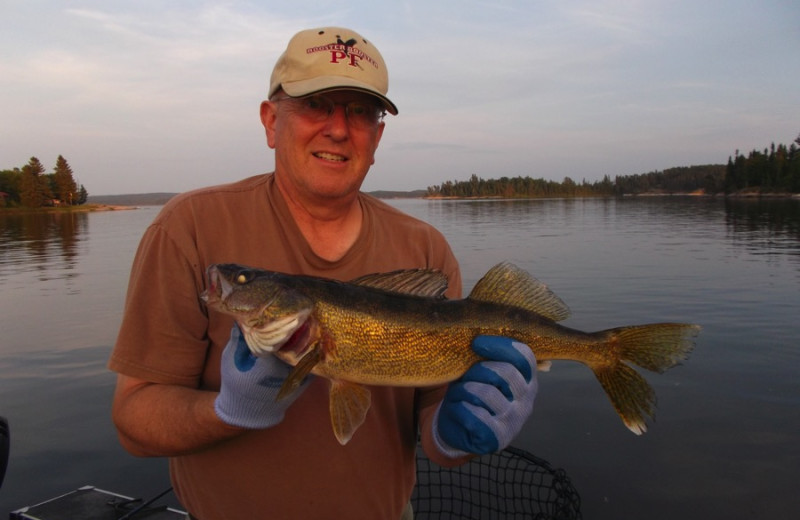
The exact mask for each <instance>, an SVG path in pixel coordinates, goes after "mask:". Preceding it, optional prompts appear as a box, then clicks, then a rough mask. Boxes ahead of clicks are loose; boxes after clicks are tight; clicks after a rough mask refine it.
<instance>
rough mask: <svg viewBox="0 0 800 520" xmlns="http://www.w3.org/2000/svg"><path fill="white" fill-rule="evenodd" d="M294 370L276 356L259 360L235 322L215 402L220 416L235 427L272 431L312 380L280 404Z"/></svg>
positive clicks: (223, 357)
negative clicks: (283, 385)
mask: <svg viewBox="0 0 800 520" xmlns="http://www.w3.org/2000/svg"><path fill="white" fill-rule="evenodd" d="M291 370H292V367H291V366H289V365H288V364H286V363H284V362H283V361H281V360H280V359H278V358H276V357H275V356H273V355H271V354H270V355H267V356H264V357H256V356H254V355H253V354H252V353H251V352H250V348H249V347H248V346H247V343H246V342H245V340H244V336H243V335H242V333H241V331H240V330H239V326H238V325H236V324H235V323H234V325H233V328H232V329H231V338H230V340H229V341H228V344H227V345H226V346H225V350H223V351H222V359H221V361H220V372H221V376H222V383H221V385H220V386H221V387H220V391H219V395H218V396H217V399H216V401H215V402H214V411H215V412H216V413H217V417H219V418H220V419H222V420H223V421H224V422H226V423H228V424H230V425H232V426H240V427H242V428H252V429H256V428H269V427H271V426H275V425H276V424H278V423H280V422H281V421H283V416H284V413H285V412H286V409H287V408H289V406H290V405H291V404H292V403H294V401H295V400H296V399H297V398H298V397H300V394H302V393H303V390H304V389H305V387H306V386H308V384H309V382H310V381H311V379H312V377H311V376H309V377H306V378H305V380H304V381H303V382H302V383H301V384H300V386H299V387H298V388H297V389H296V390H295V391H294V392H292V393H291V394H289V395H287V396H286V397H284V398H283V399H281V400H280V401H277V400H276V398H277V396H278V391H279V390H280V389H281V385H282V384H283V382H284V380H285V379H286V376H288V375H289V372H291Z"/></svg>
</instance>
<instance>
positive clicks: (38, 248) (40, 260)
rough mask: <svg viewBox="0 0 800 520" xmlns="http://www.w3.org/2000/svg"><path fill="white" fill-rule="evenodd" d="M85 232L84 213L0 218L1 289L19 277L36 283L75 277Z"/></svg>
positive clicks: (0, 216) (39, 214)
mask: <svg viewBox="0 0 800 520" xmlns="http://www.w3.org/2000/svg"><path fill="white" fill-rule="evenodd" d="M87 232H88V215H87V214H86V213H83V212H80V213H78V212H64V213H31V214H14V215H7V214H3V215H0V286H2V285H5V284H6V283H8V281H9V279H10V278H11V277H12V276H14V275H18V274H20V273H36V274H35V276H36V279H37V280H39V281H47V280H53V279H65V278H66V279H69V278H72V277H74V276H75V275H76V274H75V267H76V265H77V263H78V260H79V257H80V256H81V254H82V247H83V244H84V243H85V240H86V238H87Z"/></svg>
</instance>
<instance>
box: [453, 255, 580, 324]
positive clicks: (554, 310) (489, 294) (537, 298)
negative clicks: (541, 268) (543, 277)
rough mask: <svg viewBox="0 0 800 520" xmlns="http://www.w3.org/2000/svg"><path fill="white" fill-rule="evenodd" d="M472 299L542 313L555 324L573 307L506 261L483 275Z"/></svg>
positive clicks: (471, 294) (472, 293)
mask: <svg viewBox="0 0 800 520" xmlns="http://www.w3.org/2000/svg"><path fill="white" fill-rule="evenodd" d="M469 297H470V298H471V299H473V300H479V301H483V302H490V303H498V304H502V305H509V306H511V307H520V308H522V309H525V310H528V311H533V312H535V313H537V314H541V315H542V316H544V317H545V318H549V319H551V320H553V321H561V320H563V319H566V318H567V317H568V316H569V314H570V311H569V307H567V305H566V304H565V303H564V302H563V301H561V298H559V297H558V296H556V295H555V294H554V293H553V292H552V291H551V290H550V289H549V288H548V287H547V286H546V285H545V284H543V283H542V282H540V281H539V280H537V279H536V278H534V277H532V276H531V275H530V274H528V273H527V272H526V271H523V270H522V269H520V268H519V267H517V266H515V265H513V264H510V263H507V262H503V263H501V264H497V265H496V266H494V267H492V268H491V269H489V271H488V272H487V273H486V274H485V275H483V278H481V279H480V280H479V281H478V283H477V284H475V288H473V289H472V292H471V293H470V295H469Z"/></svg>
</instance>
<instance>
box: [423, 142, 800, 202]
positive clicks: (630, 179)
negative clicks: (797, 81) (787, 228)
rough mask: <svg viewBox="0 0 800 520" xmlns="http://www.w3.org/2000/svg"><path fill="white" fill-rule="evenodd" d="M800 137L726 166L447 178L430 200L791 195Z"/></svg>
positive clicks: (799, 187)
mask: <svg viewBox="0 0 800 520" xmlns="http://www.w3.org/2000/svg"><path fill="white" fill-rule="evenodd" d="M798 145H800V136H798V138H797V139H795V141H794V142H793V143H792V144H791V145H790V146H786V145H784V144H781V145H777V146H776V145H775V144H774V143H773V144H772V145H771V146H770V147H769V148H765V149H764V150H763V151H759V150H753V151H751V152H750V153H749V154H748V155H747V156H745V155H742V154H740V153H739V150H736V153H735V154H734V155H733V156H732V157H729V158H728V163H727V164H705V165H699V166H680V167H676V168H669V169H666V170H663V171H652V172H649V173H641V174H635V175H619V176H616V177H614V179H613V180H612V179H611V177H610V176H609V175H605V176H603V179H602V180H600V181H595V182H591V183H590V182H587V181H586V180H585V179H584V180H583V181H582V182H580V183H578V182H575V181H574V180H573V179H571V178H569V177H566V178H565V179H564V180H563V181H562V182H557V181H550V180H546V179H542V178H538V179H534V178H531V177H529V176H525V177H523V176H518V177H501V178H499V179H483V178H481V177H479V176H478V175H477V174H473V175H472V177H470V179H469V180H467V181H446V182H445V183H443V184H440V185H436V186H429V187H428V190H427V193H426V197H428V198H535V197H614V196H616V197H619V196H624V195H642V194H663V195H674V194H692V195H729V196H730V195H749V196H753V195H773V196H774V195H785V196H789V195H793V194H798V193H800V149H798Z"/></svg>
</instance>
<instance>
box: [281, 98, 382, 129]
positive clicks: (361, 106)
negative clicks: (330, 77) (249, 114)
mask: <svg viewBox="0 0 800 520" xmlns="http://www.w3.org/2000/svg"><path fill="white" fill-rule="evenodd" d="M272 101H289V102H290V103H291V104H292V108H293V109H294V110H295V112H296V113H297V114H299V115H300V116H302V117H304V118H306V119H308V120H309V121H313V122H315V123H323V122H325V121H327V120H328V119H329V118H330V117H331V116H332V115H333V112H334V111H335V110H336V105H341V106H343V107H344V113H345V116H346V118H347V122H348V123H350V125H352V126H353V128H358V129H368V128H372V127H374V126H375V125H377V124H378V123H379V122H380V121H381V120H382V119H383V116H385V115H386V111H385V110H383V108H381V107H379V106H378V105H376V104H374V103H370V102H368V101H348V102H347V103H338V102H336V101H333V100H332V99H330V98H327V97H325V96H319V95H315V96H305V97H299V98H292V97H278V98H274V99H272Z"/></svg>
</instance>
